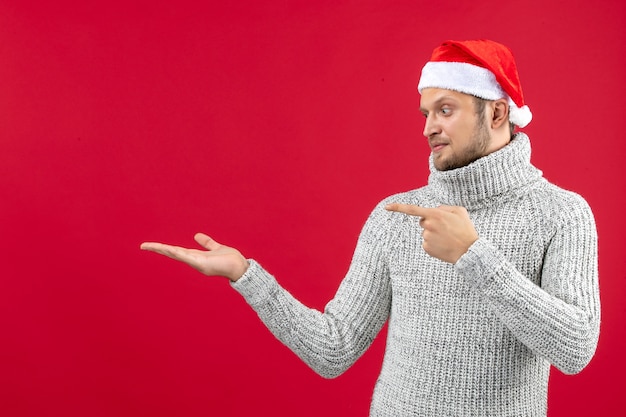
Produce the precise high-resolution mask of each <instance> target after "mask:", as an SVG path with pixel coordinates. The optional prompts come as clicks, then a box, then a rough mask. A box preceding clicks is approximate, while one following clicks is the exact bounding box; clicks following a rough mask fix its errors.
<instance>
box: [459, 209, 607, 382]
mask: <svg viewBox="0 0 626 417" xmlns="http://www.w3.org/2000/svg"><path fill="white" fill-rule="evenodd" d="M575 201H577V203H576V204H575V205H574V207H571V209H570V210H564V211H563V212H564V213H566V214H564V215H562V216H561V218H560V221H559V224H557V225H556V226H555V227H554V230H555V232H554V234H553V235H552V237H551V239H550V241H549V242H547V250H546V252H545V256H544V260H543V267H542V272H541V284H540V286H539V285H536V284H535V283H534V282H532V281H531V280H530V279H528V278H527V277H525V276H523V275H522V274H520V272H518V271H517V270H516V269H515V267H514V266H513V265H512V264H511V263H510V262H509V261H507V259H505V258H504V256H503V255H502V253H500V252H499V250H498V249H497V247H496V246H495V245H494V244H493V243H491V242H489V241H487V240H485V239H482V238H481V239H478V241H476V242H475V244H474V245H473V246H472V247H471V248H470V250H469V251H468V252H467V253H466V254H465V255H463V257H461V259H459V261H458V262H457V264H456V268H457V271H459V273H460V274H461V275H462V276H465V277H467V278H468V280H469V282H470V283H472V284H473V286H474V287H475V288H476V289H477V290H478V291H480V293H481V294H482V296H483V297H484V299H485V300H486V302H487V303H488V305H489V306H490V307H491V308H492V309H493V310H494V311H495V313H496V314H497V316H498V317H499V318H500V319H501V320H502V321H503V322H504V324H505V325H506V326H507V327H508V328H509V329H510V330H511V332H513V334H515V336H516V337H517V338H518V339H519V340H520V341H521V342H522V343H524V344H525V345H526V346H527V347H528V348H529V349H531V350H532V351H533V352H535V353H536V354H537V355H540V356H542V357H544V358H545V359H546V360H548V361H549V362H550V363H551V364H552V365H554V366H555V367H557V368H558V369H560V370H561V371H562V372H564V373H566V374H574V373H577V372H580V371H581V370H582V369H583V368H584V367H585V366H586V365H587V364H588V363H589V361H590V360H591V358H592V356H593V354H594V352H595V349H596V345H597V341H598V336H599V331H600V299H599V288H598V268H597V263H598V258H597V233H596V227H595V222H594V219H593V215H592V213H591V210H590V209H589V207H588V205H587V203H586V202H585V201H584V200H582V198H578V199H577V200H575Z"/></svg>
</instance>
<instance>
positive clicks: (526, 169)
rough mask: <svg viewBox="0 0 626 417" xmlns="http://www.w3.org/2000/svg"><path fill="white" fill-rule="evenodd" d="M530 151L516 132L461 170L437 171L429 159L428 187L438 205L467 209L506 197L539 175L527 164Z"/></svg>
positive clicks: (524, 138)
mask: <svg viewBox="0 0 626 417" xmlns="http://www.w3.org/2000/svg"><path fill="white" fill-rule="evenodd" d="M530 151H531V149H530V140H529V139H528V136H526V135H525V134H524V133H517V134H516V135H514V136H513V138H512V139H511V140H510V141H509V142H508V144H505V145H503V146H502V148H500V149H498V150H495V151H494V152H492V153H490V154H488V155H486V156H484V157H482V158H480V159H478V160H476V161H474V162H472V163H470V164H469V165H466V166H464V167H461V168H457V169H453V170H449V171H438V170H437V169H436V168H435V167H434V164H433V159H432V156H431V159H430V167H431V174H430V177H429V179H428V184H429V186H431V187H432V189H433V190H434V191H435V193H436V195H437V197H438V200H439V201H440V202H441V204H445V205H452V206H463V207H465V208H467V209H472V208H477V207H479V206H483V205H485V204H491V203H493V201H494V199H498V198H510V196H511V193H510V191H512V190H513V189H517V188H520V187H524V186H527V185H528V184H529V183H531V182H535V181H537V180H538V179H540V178H541V176H542V173H541V171H540V170H538V169H537V168H535V167H534V166H533V165H531V163H530Z"/></svg>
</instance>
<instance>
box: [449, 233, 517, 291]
mask: <svg viewBox="0 0 626 417" xmlns="http://www.w3.org/2000/svg"><path fill="white" fill-rule="evenodd" d="M504 263H505V260H504V259H503V258H502V255H501V254H500V251H499V250H498V248H497V247H495V246H494V245H493V244H492V243H491V242H489V241H488V240H486V239H482V238H479V239H478V240H477V241H476V242H474V243H473V244H472V246H470V248H469V249H468V251H467V252H466V253H465V254H464V255H463V256H461V257H460V258H459V260H458V261H457V262H456V264H455V265H454V266H455V268H456V271H457V272H458V273H459V274H460V275H461V276H463V277H465V278H466V279H467V281H468V283H469V284H470V285H471V286H473V287H475V288H478V289H482V288H484V287H485V286H487V285H489V283H491V282H493V280H494V279H495V277H496V275H497V273H498V271H499V270H501V269H502V268H503V266H504Z"/></svg>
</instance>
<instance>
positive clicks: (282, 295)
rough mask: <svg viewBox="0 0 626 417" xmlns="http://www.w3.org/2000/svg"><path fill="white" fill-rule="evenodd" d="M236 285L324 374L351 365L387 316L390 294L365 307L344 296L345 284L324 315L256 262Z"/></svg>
mask: <svg viewBox="0 0 626 417" xmlns="http://www.w3.org/2000/svg"><path fill="white" fill-rule="evenodd" d="M232 285H233V287H234V288H235V289H236V290H237V291H238V292H239V293H240V294H241V295H242V296H243V297H244V298H245V299H246V301H247V302H248V303H249V304H250V306H251V307H252V308H253V309H254V310H255V311H256V312H257V314H258V316H259V318H260V319H261V320H262V321H263V323H264V324H265V325H266V326H267V327H268V329H269V330H270V331H271V332H272V333H273V334H274V335H275V336H276V338H278V339H279V340H280V341H281V342H283V343H284V344H285V345H286V346H288V347H289V348H290V349H291V350H292V351H293V352H294V353H295V354H296V355H298V356H299V357H300V358H301V359H302V360H303V361H304V362H305V363H307V364H308V365H309V366H310V367H311V368H312V369H313V370H315V371H316V372H317V373H319V374H320V375H321V376H323V377H326V378H333V377H336V376H338V375H340V374H341V373H343V372H344V371H345V370H346V369H348V368H349V367H350V365H352V364H353V363H354V361H356V359H358V358H359V357H360V356H361V354H362V353H363V352H364V351H365V350H366V349H367V348H368V347H369V345H370V344H371V342H372V341H373V340H374V338H375V336H376V334H377V333H378V331H379V330H380V328H381V327H382V326H383V324H384V322H385V320H386V310H387V308H388V307H387V305H386V301H385V300H386V298H387V297H382V298H381V301H380V303H381V304H380V305H373V306H372V305H370V306H368V307H367V308H364V309H362V310H361V309H359V306H356V305H352V303H350V300H349V299H346V297H349V295H348V294H347V293H346V283H345V282H344V283H343V284H342V287H341V288H340V290H339V291H338V292H337V295H336V296H335V298H334V299H333V301H331V303H329V305H328V306H327V307H326V309H325V311H324V312H323V313H322V312H320V311H317V310H315V309H311V308H308V307H306V306H305V305H303V304H302V303H300V302H299V301H298V300H297V299H295V298H294V297H293V296H292V295H291V294H290V293H289V292H287V291H286V290H285V289H283V288H282V287H281V286H280V285H279V284H278V283H277V282H276V280H275V279H274V277H272V276H271V275H270V274H268V273H267V272H266V271H265V270H263V268H262V267H261V266H260V265H259V264H258V263H256V262H255V261H251V263H250V268H249V269H248V271H247V272H246V274H244V276H243V277H242V278H241V279H240V280H239V281H237V282H236V283H233V284H232ZM348 291H354V289H349V290H348ZM357 310H358V311H357Z"/></svg>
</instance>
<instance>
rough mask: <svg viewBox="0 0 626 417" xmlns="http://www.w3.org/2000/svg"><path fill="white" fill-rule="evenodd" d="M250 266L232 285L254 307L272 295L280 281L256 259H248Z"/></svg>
mask: <svg viewBox="0 0 626 417" xmlns="http://www.w3.org/2000/svg"><path fill="white" fill-rule="evenodd" d="M248 262H249V263H250V266H249V267H248V269H247V270H246V272H245V273H244V274H243V275H242V276H241V278H239V279H238V280H237V281H235V282H231V283H230V285H231V286H232V287H233V288H234V289H235V290H236V291H237V292H238V293H239V294H241V295H242V296H243V298H245V300H246V301H247V302H248V304H250V305H251V306H252V307H255V306H258V305H261V304H263V303H264V302H265V301H266V300H267V299H268V298H270V297H272V295H273V294H274V292H275V291H276V288H277V287H278V283H277V282H276V279H275V278H274V277H273V276H271V275H270V274H269V273H267V272H266V271H265V270H264V269H263V268H262V267H261V265H259V263H258V262H256V261H255V260H254V259H248Z"/></svg>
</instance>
